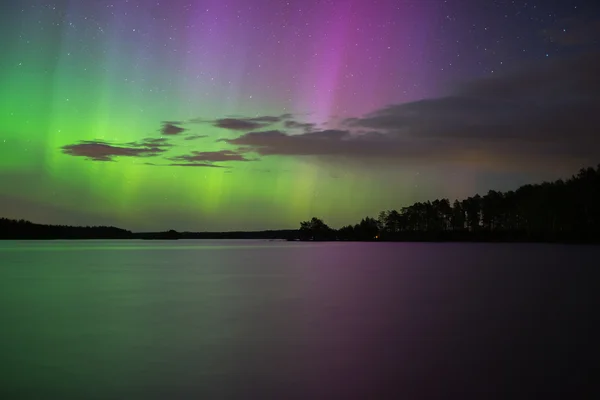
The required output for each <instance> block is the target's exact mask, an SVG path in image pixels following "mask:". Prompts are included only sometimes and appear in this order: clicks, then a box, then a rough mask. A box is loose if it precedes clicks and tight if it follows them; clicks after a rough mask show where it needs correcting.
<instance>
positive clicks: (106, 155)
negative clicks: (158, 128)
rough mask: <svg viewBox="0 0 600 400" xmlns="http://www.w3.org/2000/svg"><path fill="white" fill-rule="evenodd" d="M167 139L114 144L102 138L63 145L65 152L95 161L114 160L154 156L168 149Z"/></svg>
mask: <svg viewBox="0 0 600 400" xmlns="http://www.w3.org/2000/svg"><path fill="white" fill-rule="evenodd" d="M170 147H171V145H170V144H169V143H168V142H167V140H166V139H145V140H143V141H141V142H129V143H124V144H114V143H109V142H105V141H101V140H83V141H80V142H79V143H75V144H69V145H66V146H63V147H61V149H62V151H63V153H65V154H68V155H70V156H75V157H85V158H87V159H90V160H93V161H113V159H114V158H115V157H153V156H157V155H160V154H162V153H164V152H165V151H167V150H168V149H169V148H170Z"/></svg>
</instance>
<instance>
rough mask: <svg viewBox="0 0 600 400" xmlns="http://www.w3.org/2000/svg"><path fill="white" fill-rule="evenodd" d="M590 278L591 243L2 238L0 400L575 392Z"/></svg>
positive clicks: (591, 336)
mask: <svg viewBox="0 0 600 400" xmlns="http://www.w3.org/2000/svg"><path fill="white" fill-rule="evenodd" d="M599 268H600V247H593V246H558V245H525V244H415V243H398V244H392V243H288V242H264V241H177V242H160V241H80V242H72V241H54V242H0V365H1V371H0V398H6V399H12V398H15V399H16V398H39V399H50V398H60V399H71V398H73V399H212V398H216V399H222V398H223V399H227V398H239V399H266V398H277V399H293V398H307V399H321V398H322V399H332V398H361V399H367V398H371V399H384V398H405V399H422V398H427V399H431V398H464V397H466V396H470V397H475V398H481V399H489V398H515V397H521V398H548V397H549V395H554V396H556V397H559V398H560V397H563V398H566V397H569V396H570V398H580V397H579V396H576V395H574V393H575V392H579V393H581V392H582V391H583V389H585V388H588V389H589V388H592V382H593V381H594V376H593V375H592V370H591V366H593V365H594V364H596V363H598V359H597V356H598V352H597V351H596V348H597V347H600V346H598V343H597V342H596V338H597V337H598V331H597V330H595V324H597V323H598V315H599V312H598V311H596V308H595V307H593V305H594V300H597V298H598V293H600V292H599V291H598V289H599V288H600V284H599V280H598V277H599V275H600V274H599V271H598V269H599ZM457 396H459V397H457ZM581 398H583V397H581ZM590 398H591V397H590Z"/></svg>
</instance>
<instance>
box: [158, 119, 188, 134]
mask: <svg viewBox="0 0 600 400" xmlns="http://www.w3.org/2000/svg"><path fill="white" fill-rule="evenodd" d="M176 122H177V123H176ZM162 124H163V126H162V128H161V129H160V132H161V133H162V134H163V135H179V134H180V133H182V132H184V131H185V128H182V127H180V126H178V124H180V123H179V122H178V121H164V122H163V123H162Z"/></svg>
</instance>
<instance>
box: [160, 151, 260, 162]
mask: <svg viewBox="0 0 600 400" xmlns="http://www.w3.org/2000/svg"><path fill="white" fill-rule="evenodd" d="M170 160H172V161H184V162H187V163H196V162H201V163H202V162H205V163H214V162H224V161H253V160H250V159H247V158H246V157H244V155H243V154H240V153H239V152H236V151H232V150H220V151H193V152H192V153H191V154H187V155H183V156H177V157H171V158H170Z"/></svg>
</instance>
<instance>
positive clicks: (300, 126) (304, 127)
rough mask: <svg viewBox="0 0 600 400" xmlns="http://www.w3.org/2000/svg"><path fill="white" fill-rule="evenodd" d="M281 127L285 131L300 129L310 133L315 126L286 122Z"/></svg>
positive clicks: (291, 121)
mask: <svg viewBox="0 0 600 400" xmlns="http://www.w3.org/2000/svg"><path fill="white" fill-rule="evenodd" d="M283 126H284V127H286V128H287V129H301V130H303V131H304V132H310V131H312V130H313V129H315V124H313V123H310V122H298V121H294V120H288V121H285V122H284V123H283Z"/></svg>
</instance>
